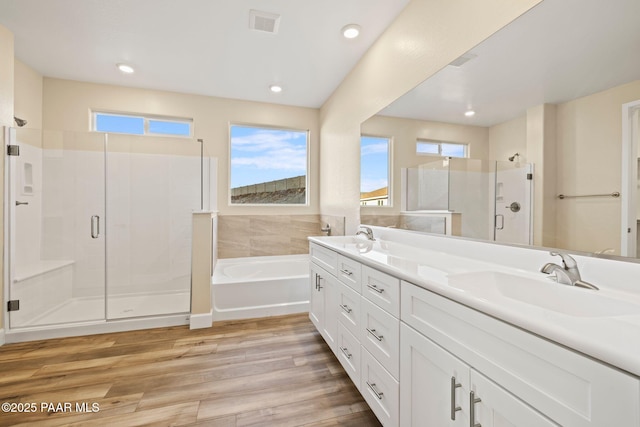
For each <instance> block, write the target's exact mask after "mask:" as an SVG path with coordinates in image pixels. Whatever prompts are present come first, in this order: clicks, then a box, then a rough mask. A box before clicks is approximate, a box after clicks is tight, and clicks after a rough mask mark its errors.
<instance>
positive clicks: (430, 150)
mask: <svg viewBox="0 0 640 427" xmlns="http://www.w3.org/2000/svg"><path fill="white" fill-rule="evenodd" d="M416 154H418V155H432V156H446V157H469V146H468V145H467V144H460V143H456V142H443V141H430V140H425V139H419V140H418V141H416Z"/></svg>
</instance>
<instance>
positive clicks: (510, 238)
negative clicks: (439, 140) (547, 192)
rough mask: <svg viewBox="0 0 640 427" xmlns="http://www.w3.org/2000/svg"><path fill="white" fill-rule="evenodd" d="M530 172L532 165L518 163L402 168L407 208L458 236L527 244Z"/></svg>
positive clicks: (450, 162)
mask: <svg viewBox="0 0 640 427" xmlns="http://www.w3.org/2000/svg"><path fill="white" fill-rule="evenodd" d="M532 171H533V165H531V164H529V163H521V162H504V161H488V160H477V159H466V158H445V159H441V160H436V161H433V162H429V163H426V164H423V165H420V166H418V167H414V168H409V169H407V170H406V175H405V179H404V183H405V184H404V185H405V188H404V190H405V196H404V197H405V200H406V204H405V209H406V211H407V212H411V213H414V214H416V213H422V214H425V215H426V214H429V215H432V218H433V217H435V218H436V219H439V220H441V221H445V220H449V221H452V222H455V223H456V227H455V230H456V232H454V233H451V234H457V235H460V236H464V237H472V238H477V239H483V240H495V241H498V242H504V243H519V244H530V243H531V232H532V215H531V213H532V184H531V183H532V180H531V174H532ZM432 221H433V219H432ZM426 231H430V230H426Z"/></svg>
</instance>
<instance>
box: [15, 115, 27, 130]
mask: <svg viewBox="0 0 640 427" xmlns="http://www.w3.org/2000/svg"><path fill="white" fill-rule="evenodd" d="M13 120H15V121H16V124H17V125H18V127H19V128H21V127H23V126H25V125H26V124H27V121H26V120H25V119H21V118H19V117H16V116H13Z"/></svg>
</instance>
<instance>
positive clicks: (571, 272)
mask: <svg viewBox="0 0 640 427" xmlns="http://www.w3.org/2000/svg"><path fill="white" fill-rule="evenodd" d="M549 253H550V254H551V255H552V256H556V255H557V256H559V257H560V258H562V267H561V266H559V265H558V264H554V263H552V262H548V263H546V264H545V265H544V266H542V268H541V269H540V271H541V272H542V273H545V274H555V276H556V279H557V281H558V283H562V284H563V285H569V286H578V287H580V288H587V289H593V290H598V287H597V286H595V285H592V284H591V283H588V282H585V281H583V280H582V278H581V277H580V270H578V263H577V262H576V260H575V259H573V258H572V257H571V255H569V254H565V253H562V252H549Z"/></svg>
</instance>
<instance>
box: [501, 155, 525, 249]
mask: <svg viewBox="0 0 640 427" xmlns="http://www.w3.org/2000/svg"><path fill="white" fill-rule="evenodd" d="M531 173H533V166H532V165H531V164H530V163H520V162H515V163H514V162H506V161H497V162H496V174H495V176H496V180H495V234H494V238H495V241H496V242H504V243H519V244H523V245H527V244H532V243H533V241H532V227H531V224H532V219H531V218H532V215H531V213H532V212H533V209H532V191H531V190H532V189H531V183H532V182H533V181H532V180H531V179H529V176H530V175H529V174H531Z"/></svg>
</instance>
